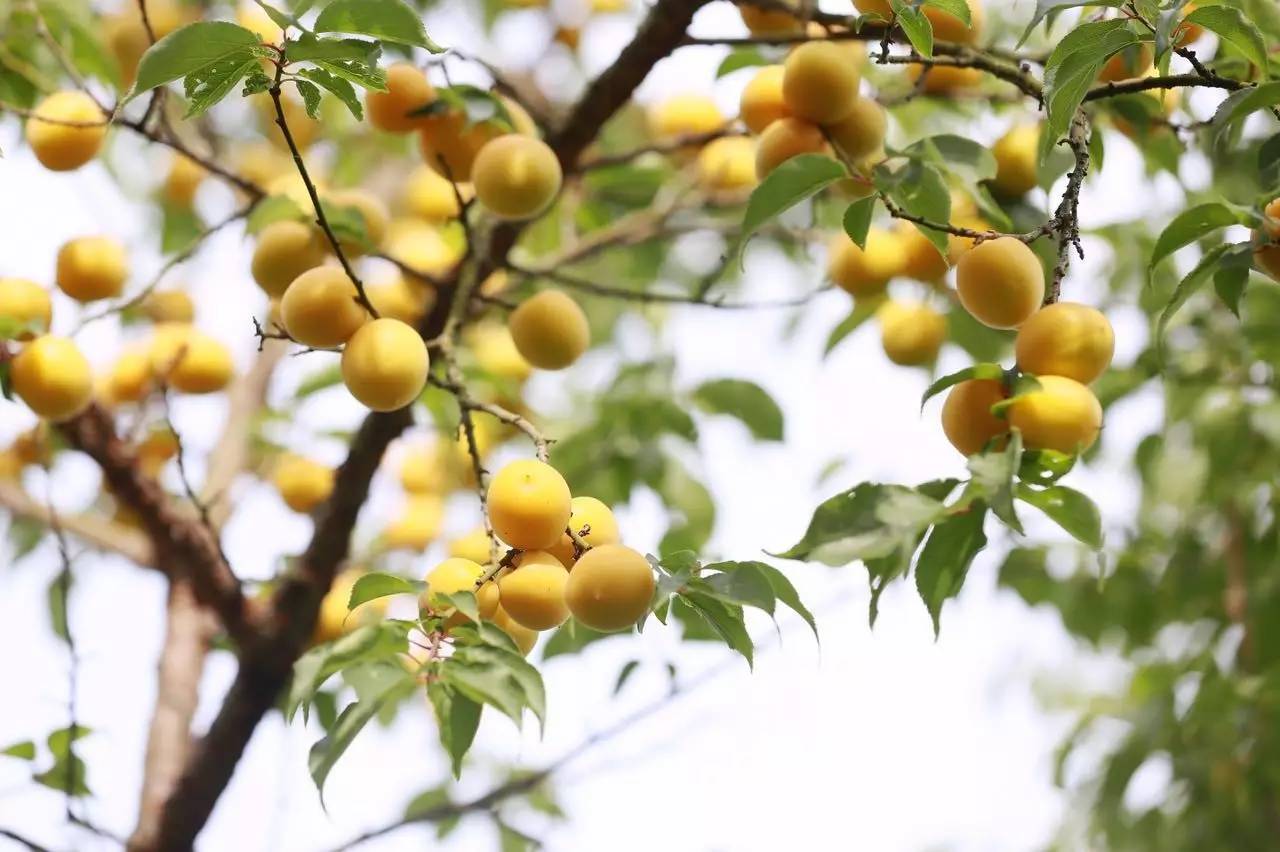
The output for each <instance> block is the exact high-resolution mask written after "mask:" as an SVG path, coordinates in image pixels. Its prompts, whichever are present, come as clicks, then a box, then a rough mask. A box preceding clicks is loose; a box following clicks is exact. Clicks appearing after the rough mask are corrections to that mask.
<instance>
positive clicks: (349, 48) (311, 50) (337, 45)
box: [284, 33, 386, 85]
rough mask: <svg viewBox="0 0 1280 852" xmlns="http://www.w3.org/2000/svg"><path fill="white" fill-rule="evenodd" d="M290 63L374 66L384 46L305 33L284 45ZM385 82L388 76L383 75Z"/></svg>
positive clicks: (372, 42)
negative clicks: (335, 63)
mask: <svg viewBox="0 0 1280 852" xmlns="http://www.w3.org/2000/svg"><path fill="white" fill-rule="evenodd" d="M284 50H285V54H286V55H287V56H288V57H289V61H290V62H334V61H338V60H343V61H346V60H354V61H356V62H359V63H361V64H362V65H366V66H374V65H376V64H377V62H378V57H379V56H381V55H382V46H381V45H380V44H378V43H377V42H376V41H364V40H363V39H358V38H317V37H316V36H315V34H313V33H303V34H302V35H300V36H298V38H296V39H289V40H288V41H286V42H285V43H284ZM382 76H383V79H384V81H385V79H386V74H385V73H383V75H382ZM384 85H385V83H384Z"/></svg>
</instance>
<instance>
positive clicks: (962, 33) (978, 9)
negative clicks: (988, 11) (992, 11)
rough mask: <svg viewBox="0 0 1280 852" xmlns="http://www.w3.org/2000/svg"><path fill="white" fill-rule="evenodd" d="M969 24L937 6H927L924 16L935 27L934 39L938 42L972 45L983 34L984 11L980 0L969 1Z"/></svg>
mask: <svg viewBox="0 0 1280 852" xmlns="http://www.w3.org/2000/svg"><path fill="white" fill-rule="evenodd" d="M968 5H969V24H968V25H967V26H966V25H965V22H964V21H962V20H960V19H959V18H957V17H956V16H955V15H953V14H951V13H950V12H944V11H943V10H942V9H939V8H937V7H936V6H925V7H924V10H923V11H924V16H925V17H926V18H928V19H929V23H930V24H931V25H932V26H933V37H934V38H935V39H936V40H938V41H954V42H960V43H961V44H972V43H973V42H975V41H977V39H978V35H979V33H981V32H982V24H983V17H984V15H983V11H982V4H981V2H980V0H968Z"/></svg>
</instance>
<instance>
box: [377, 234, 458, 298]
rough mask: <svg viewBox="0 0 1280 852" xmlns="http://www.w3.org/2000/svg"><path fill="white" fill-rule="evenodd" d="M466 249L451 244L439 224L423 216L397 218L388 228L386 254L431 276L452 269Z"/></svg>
mask: <svg viewBox="0 0 1280 852" xmlns="http://www.w3.org/2000/svg"><path fill="white" fill-rule="evenodd" d="M464 248H465V247H463V246H455V245H451V244H450V243H449V242H448V241H447V240H446V239H445V237H444V234H443V233H441V230H440V228H439V227H437V226H436V225H432V224H430V223H428V222H423V221H422V220H420V219H396V220H394V221H393V222H392V223H391V226H390V227H389V228H388V229H387V240H386V250H387V253H388V254H390V255H391V256H392V257H394V258H396V259H397V260H400V261H401V262H403V263H404V264H405V265H407V266H408V267H409V268H410V269H412V270H413V271H414V272H417V273H420V274H421V275H425V276H428V277H432V276H443V275H445V274H446V273H448V272H449V271H450V270H451V269H453V267H454V266H455V265H457V263H458V261H459V260H461V259H462V253H463V251H464ZM411 280H415V281H416V280H417V279H411ZM425 283H426V282H424V285H425Z"/></svg>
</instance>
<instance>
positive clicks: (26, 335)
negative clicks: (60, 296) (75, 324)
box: [0, 278, 53, 340]
mask: <svg viewBox="0 0 1280 852" xmlns="http://www.w3.org/2000/svg"><path fill="white" fill-rule="evenodd" d="M52 322H53V303H52V302H51V301H50V300H49V291H48V290H46V289H44V288H43V287H41V286H40V285H39V284H37V283H36V282H34V281H28V280H27V279H26V278H0V340H3V339H4V338H6V337H7V336H8V334H9V333H10V332H9V331H8V330H6V328H5V327H6V326H11V328H12V329H13V331H16V332H17V333H16V337H17V338H18V339H19V340H27V339H30V338H31V337H33V336H35V335H37V334H44V333H45V332H47V331H48V330H49V325H50V323H52ZM19 329H21V330H19Z"/></svg>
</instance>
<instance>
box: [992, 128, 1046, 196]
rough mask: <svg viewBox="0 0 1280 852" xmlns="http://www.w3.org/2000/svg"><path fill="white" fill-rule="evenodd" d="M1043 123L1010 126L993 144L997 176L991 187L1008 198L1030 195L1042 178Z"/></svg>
mask: <svg viewBox="0 0 1280 852" xmlns="http://www.w3.org/2000/svg"><path fill="white" fill-rule="evenodd" d="M1039 152H1040V127H1039V125H1035V124H1022V125H1018V126H1017V127H1014V128H1012V129H1011V130H1009V132H1008V133H1006V134H1005V135H1003V136H1001V137H1000V138H999V139H997V140H996V144H995V145H993V146H991V153H992V154H994V155H995V158H996V176H995V177H994V178H993V179H992V181H991V188H992V189H994V190H995V191H996V194H998V195H1002V196H1004V197H1006V198H1017V197H1019V196H1022V195H1026V194H1027V193H1028V192H1030V191H1031V190H1033V189H1035V188H1036V184H1037V183H1038V182H1039V177H1040V175H1039V168H1038V164H1039V161H1040V153H1039Z"/></svg>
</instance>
